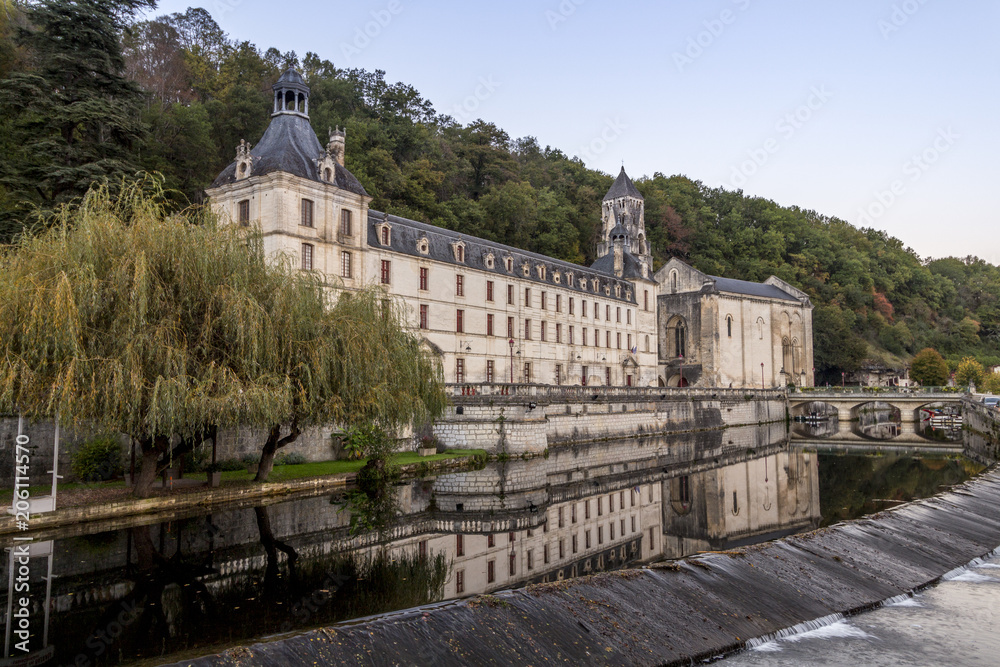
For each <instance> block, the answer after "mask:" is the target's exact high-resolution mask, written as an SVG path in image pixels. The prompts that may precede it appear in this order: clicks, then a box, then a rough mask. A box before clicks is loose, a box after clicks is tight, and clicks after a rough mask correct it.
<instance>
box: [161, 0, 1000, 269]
mask: <svg viewBox="0 0 1000 667" xmlns="http://www.w3.org/2000/svg"><path fill="white" fill-rule="evenodd" d="M189 5H193V6H203V7H205V9H207V10H208V11H209V12H210V13H211V14H212V15H213V17H214V18H215V20H216V21H217V22H218V23H219V25H220V26H221V27H222V29H223V30H225V31H226V32H227V33H228V34H229V36H230V38H233V39H238V40H249V41H251V42H253V43H255V44H256V45H257V46H258V47H260V48H261V49H266V48H268V47H271V46H274V47H276V48H278V49H279V50H281V51H283V52H284V51H291V50H294V51H295V52H296V53H298V54H299V56H300V57H301V56H303V55H305V53H306V52H307V51H313V52H315V53H317V54H318V55H319V56H320V57H322V58H325V59H329V60H331V61H333V63H334V64H335V65H336V66H338V67H343V68H348V67H362V68H365V69H369V70H374V69H382V70H385V72H386V77H387V79H389V80H390V81H403V82H405V83H408V84H410V85H412V86H414V87H415V88H416V89H417V90H419V91H420V92H421V94H422V95H423V96H424V97H426V98H428V99H429V100H431V101H432V102H433V104H434V106H435V108H436V109H437V110H438V112H439V113H449V114H451V115H453V116H455V117H456V118H457V119H458V120H460V121H461V122H463V123H469V122H471V121H474V120H475V119H477V118H483V119H485V120H488V121H491V122H494V123H496V124H497V125H498V126H500V127H502V128H503V129H505V130H506V131H507V132H508V133H509V134H510V135H511V137H512V138H517V137H523V136H528V135H530V136H534V137H536V138H537V139H538V142H539V143H540V144H541V145H542V146H546V145H549V146H553V147H556V148H559V149H561V150H563V151H564V152H566V153H567V154H569V155H576V156H579V157H581V158H582V159H583V160H584V161H585V162H586V164H587V166H588V167H591V168H594V169H599V170H601V171H604V172H606V173H609V174H614V173H617V171H618V169H619V168H620V167H621V164H622V161H624V163H625V167H626V169H627V170H628V172H629V174H630V175H631V176H632V177H633V178H641V177H642V176H644V175H648V176H651V175H652V174H653V173H655V172H662V173H664V174H667V175H671V174H684V175H686V176H688V177H690V178H692V179H695V180H700V181H702V182H703V183H705V184H706V185H708V186H712V187H718V186H721V187H726V188H728V189H736V188H740V189H742V190H743V191H744V192H746V193H747V194H750V195H757V196H762V197H766V198H768V199H773V200H775V201H777V202H778V203H780V204H784V205H797V206H800V207H802V208H809V209H814V210H816V211H819V212H820V213H823V214H826V215H834V216H838V217H840V218H843V219H845V220H847V221H848V222H851V223H852V224H855V225H858V226H865V227H875V228H878V229H884V230H886V231H887V232H889V233H890V234H891V235H893V236H896V237H898V238H900V239H902V240H903V242H904V244H906V245H907V246H910V247H912V248H913V249H914V250H916V251H917V253H918V254H920V255H921V256H922V257H928V256H934V257H939V256H946V255H956V256H961V257H964V256H966V255H970V254H972V255H978V256H980V257H982V258H984V259H987V260H989V261H990V262H992V263H994V264H1000V234H998V233H997V231H996V224H995V223H996V221H997V215H996V214H995V212H994V211H995V209H996V205H995V203H994V197H995V195H996V192H997V191H996V190H994V187H995V185H994V183H993V179H994V178H995V177H996V173H997V168H996V159H997V156H998V155H1000V124H998V117H997V116H998V114H997V101H998V97H1000V92H998V91H1000V85H998V83H1000V81H998V79H1000V76H998V75H1000V39H998V35H997V28H996V26H997V25H998V24H1000V2H996V1H995V0H948V1H947V2H945V0H835V1H834V0H827V1H825V2H816V1H815V0H806V1H803V0H794V1H793V0H769V1H767V0H706V1H699V0H665V1H661V2H652V1H638V0H633V1H619V2H611V1H609V0H536V1H534V2H529V1H528V0H506V1H505V2H477V1H475V0H464V1H462V2H459V1H445V0H434V1H424V2H417V1H415V0H375V1H371V0H357V1H355V2H349V3H348V2H339V1H329V0H327V1H320V0H282V1H281V2H273V1H266V0H210V1H207V2H204V3H202V4H201V5H198V4H197V3H192V2H189V1H188V2H185V1H183V0H164V1H162V2H161V3H160V5H159V8H158V9H157V11H156V12H154V14H162V13H170V12H174V11H183V10H184V9H185V8H186V7H187V6H189ZM366 32H367V33H368V34H365V33H366ZM264 111H265V112H266V110H264ZM248 139H249V138H248Z"/></svg>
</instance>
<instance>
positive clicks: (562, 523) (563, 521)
mask: <svg viewBox="0 0 1000 667" xmlns="http://www.w3.org/2000/svg"><path fill="white" fill-rule="evenodd" d="M563 509H564V508H562V507H560V508H559V513H558V514H559V527H560V528H565V527H566V516H565V515H564V513H563Z"/></svg>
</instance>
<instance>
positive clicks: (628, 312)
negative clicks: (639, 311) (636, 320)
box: [625, 308, 632, 324]
mask: <svg viewBox="0 0 1000 667" xmlns="http://www.w3.org/2000/svg"><path fill="white" fill-rule="evenodd" d="M625 324H632V309H631V308H629V309H628V310H626V311H625Z"/></svg>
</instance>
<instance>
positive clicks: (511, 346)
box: [507, 338, 514, 384]
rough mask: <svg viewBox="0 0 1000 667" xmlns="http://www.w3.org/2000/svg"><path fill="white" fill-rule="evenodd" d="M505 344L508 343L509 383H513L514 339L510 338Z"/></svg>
mask: <svg viewBox="0 0 1000 667" xmlns="http://www.w3.org/2000/svg"><path fill="white" fill-rule="evenodd" d="M507 344H508V345H510V383H511V384H514V339H513V338H511V339H510V340H509V341H507Z"/></svg>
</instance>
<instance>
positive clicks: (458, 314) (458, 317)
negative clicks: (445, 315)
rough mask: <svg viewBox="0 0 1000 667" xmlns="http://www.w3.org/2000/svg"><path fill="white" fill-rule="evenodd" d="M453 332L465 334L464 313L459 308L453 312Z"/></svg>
mask: <svg viewBox="0 0 1000 667" xmlns="http://www.w3.org/2000/svg"><path fill="white" fill-rule="evenodd" d="M455 331H456V332H457V333H465V311H464V310H462V309H461V308H459V309H458V310H456V311H455Z"/></svg>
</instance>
